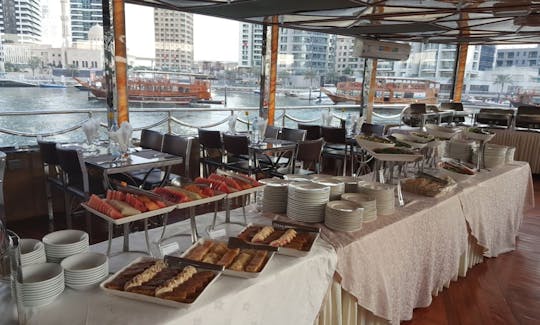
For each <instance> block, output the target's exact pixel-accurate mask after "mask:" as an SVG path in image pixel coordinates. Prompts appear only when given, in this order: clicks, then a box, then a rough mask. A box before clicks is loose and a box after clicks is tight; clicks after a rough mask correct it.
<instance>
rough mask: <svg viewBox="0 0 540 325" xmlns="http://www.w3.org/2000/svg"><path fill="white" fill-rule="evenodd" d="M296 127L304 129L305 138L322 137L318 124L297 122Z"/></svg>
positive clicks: (314, 138)
mask: <svg viewBox="0 0 540 325" xmlns="http://www.w3.org/2000/svg"><path fill="white" fill-rule="evenodd" d="M298 128H299V129H300V130H306V140H317V139H319V138H320V137H322V134H321V126H320V125H313V124H300V123H298Z"/></svg>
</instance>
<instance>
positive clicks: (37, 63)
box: [28, 56, 41, 77]
mask: <svg viewBox="0 0 540 325" xmlns="http://www.w3.org/2000/svg"><path fill="white" fill-rule="evenodd" d="M28 65H29V66H30V69H32V77H34V76H35V72H36V69H37V68H39V67H41V59H40V58H38V57H37V56H33V57H31V58H30V60H28Z"/></svg>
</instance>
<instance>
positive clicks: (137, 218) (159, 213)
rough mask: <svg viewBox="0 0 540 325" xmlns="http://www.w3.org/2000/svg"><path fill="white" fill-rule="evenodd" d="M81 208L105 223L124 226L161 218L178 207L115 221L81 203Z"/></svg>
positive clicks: (147, 212)
mask: <svg viewBox="0 0 540 325" xmlns="http://www.w3.org/2000/svg"><path fill="white" fill-rule="evenodd" d="M164 202H165V201H164ZM81 206H82V207H83V208H85V209H86V210H87V211H88V212H91V213H92V214H95V215H96V216H98V217H100V218H102V219H104V220H105V221H107V222H110V223H113V224H115V225H123V224H125V223H129V222H133V221H137V220H143V219H147V218H151V217H154V216H159V215H161V214H165V213H169V212H171V211H172V210H174V209H176V205H170V206H167V207H164V208H161V209H157V210H152V211H146V212H143V213H139V214H136V215H133V216H129V217H123V218H120V219H113V218H111V217H109V216H108V215H106V214H104V213H101V212H99V211H97V210H94V209H92V208H91V207H89V206H88V205H87V204H86V203H81Z"/></svg>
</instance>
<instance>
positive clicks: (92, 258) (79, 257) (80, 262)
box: [60, 252, 107, 273]
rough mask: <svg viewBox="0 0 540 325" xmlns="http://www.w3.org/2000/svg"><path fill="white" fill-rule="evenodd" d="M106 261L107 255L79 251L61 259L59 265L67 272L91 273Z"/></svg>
mask: <svg viewBox="0 0 540 325" xmlns="http://www.w3.org/2000/svg"><path fill="white" fill-rule="evenodd" d="M106 263H107V256H106V255H104V254H100V253H93V252H88V253H80V254H76V255H72V256H70V257H67V258H65V259H64V260H62V262H61V263H60V265H61V266H62V267H63V268H64V269H65V270H66V272H69V273H92V271H94V270H96V269H99V268H101V267H103V265H104V264H106Z"/></svg>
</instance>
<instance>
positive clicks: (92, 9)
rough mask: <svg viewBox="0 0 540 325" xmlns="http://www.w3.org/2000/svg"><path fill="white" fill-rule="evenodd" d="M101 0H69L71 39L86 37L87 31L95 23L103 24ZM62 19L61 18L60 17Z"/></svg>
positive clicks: (74, 40)
mask: <svg viewBox="0 0 540 325" xmlns="http://www.w3.org/2000/svg"><path fill="white" fill-rule="evenodd" d="M101 2H102V0H71V1H70V4H69V6H70V8H69V13H70V18H71V40H72V41H73V42H76V41H79V40H86V39H88V31H89V30H90V28H92V26H94V25H96V24H100V25H101V24H103V11H102V6H101ZM62 19H63V18H62Z"/></svg>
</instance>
